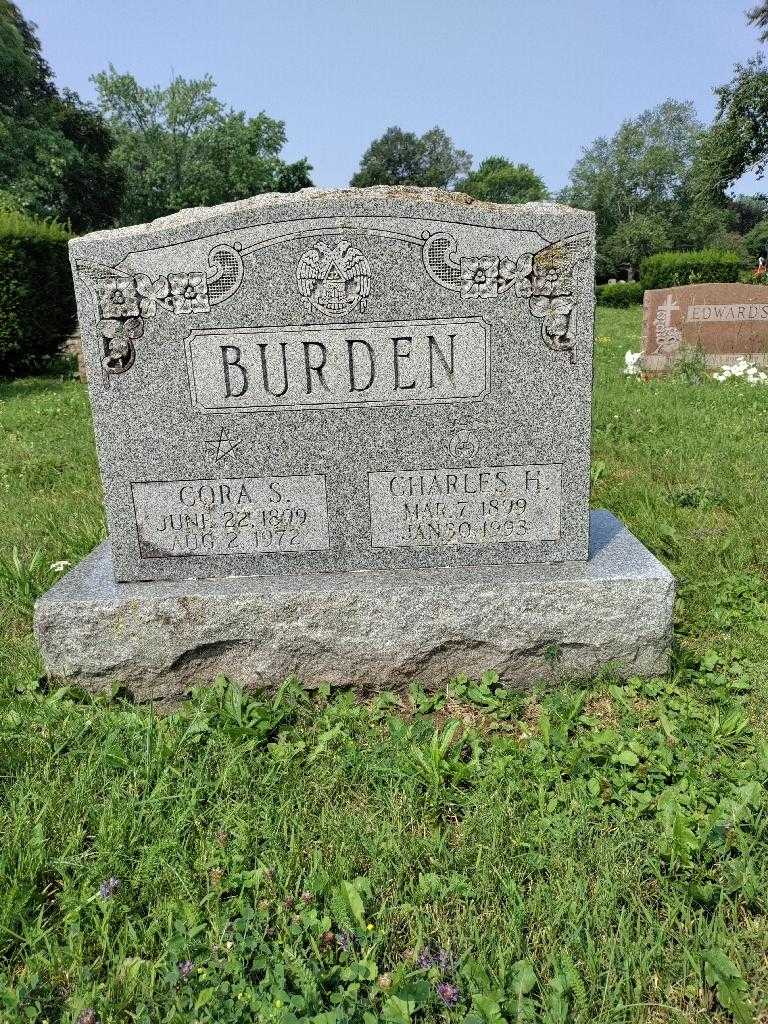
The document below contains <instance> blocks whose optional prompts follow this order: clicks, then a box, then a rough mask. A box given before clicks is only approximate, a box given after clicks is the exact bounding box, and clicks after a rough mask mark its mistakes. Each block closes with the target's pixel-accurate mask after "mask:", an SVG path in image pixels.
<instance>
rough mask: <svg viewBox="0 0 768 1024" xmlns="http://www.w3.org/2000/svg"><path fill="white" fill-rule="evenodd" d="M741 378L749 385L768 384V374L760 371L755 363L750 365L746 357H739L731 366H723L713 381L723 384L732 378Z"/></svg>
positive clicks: (714, 375)
mask: <svg viewBox="0 0 768 1024" xmlns="http://www.w3.org/2000/svg"><path fill="white" fill-rule="evenodd" d="M732 377H733V378H735V377H741V378H743V379H744V380H746V382H747V384H765V383H766V382H768V373H765V372H764V371H763V370H760V369H758V367H757V366H756V365H755V364H754V363H750V362H749V360H748V359H745V358H744V356H739V358H738V359H737V360H736V362H734V363H731V364H730V365H729V366H723V367H722V368H721V370H720V372H719V373H713V374H712V379H713V380H716V381H719V382H720V383H722V382H723V381H726V380H730V379H731V378H732Z"/></svg>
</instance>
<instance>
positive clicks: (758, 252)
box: [742, 220, 768, 269]
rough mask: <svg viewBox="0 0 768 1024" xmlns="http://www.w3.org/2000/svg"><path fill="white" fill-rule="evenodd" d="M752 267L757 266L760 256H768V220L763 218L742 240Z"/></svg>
mask: <svg viewBox="0 0 768 1024" xmlns="http://www.w3.org/2000/svg"><path fill="white" fill-rule="evenodd" d="M742 245H743V246H744V252H745V254H746V256H747V259H748V260H749V264H750V269H754V268H755V267H756V266H757V260H758V257H759V256H768V220H761V221H760V222H759V223H758V224H755V226H754V227H753V228H752V230H751V231H748V232H747V234H746V235H744V238H743V240H742Z"/></svg>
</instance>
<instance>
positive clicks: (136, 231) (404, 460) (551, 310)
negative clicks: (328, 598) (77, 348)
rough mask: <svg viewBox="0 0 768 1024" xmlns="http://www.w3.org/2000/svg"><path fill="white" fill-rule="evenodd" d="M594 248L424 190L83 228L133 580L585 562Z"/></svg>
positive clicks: (93, 331)
mask: <svg viewBox="0 0 768 1024" xmlns="http://www.w3.org/2000/svg"><path fill="white" fill-rule="evenodd" d="M593 256H594V218H593V216H592V214H591V213H587V212H584V211H578V210H572V209H569V208H567V207H563V206H558V205H556V204H552V203H533V204H526V205H523V206H493V205H490V204H477V203H473V202H469V201H467V197H463V196H460V195H456V194H453V195H451V194H446V193H440V192H437V191H432V190H423V189H390V188H378V189H366V190H348V191H338V192H323V191H320V190H316V189H311V190H305V191H302V192H299V193H297V194H295V195H269V196H264V197H257V198H255V199H251V200H246V201H244V202H238V203H231V204H228V205H225V206H220V207H216V208H213V209H207V210H199V211H197V210H192V211H184V212H182V213H181V214H178V215H175V216H172V217H168V218H164V219H162V220H159V221H155V222H153V223H151V224H148V225H144V226H140V227H135V228H124V229H120V230H115V231H104V232H98V233H95V234H91V235H87V236H85V237H84V238H79V239H76V240H74V241H73V242H72V243H71V257H72V268H73V274H74V278H75V282H76V287H77V299H78V310H79V317H80V325H81V330H82V336H83V348H84V353H85V361H86V365H87V373H88V383H89V389H90V397H91V403H92V406H93V417H94V425H95V430H96V438H97V445H98V452H99V460H100V465H101V473H102V478H103V481H104V492H105V502H106V509H107V520H108V525H109V534H110V539H111V542H112V553H113V558H114V563H115V572H116V577H117V579H118V580H126V581H127V580H163V579H165V580H171V579H186V578H190V577H197V578H215V577H224V576H242V575H259V574H265V573H295V572H307V571H321V572H328V571H335V570H346V569H385V568H418V567H427V566H459V565H464V566H471V565H480V564H501V563H503V564H508V563H510V562H512V563H517V562H562V561H582V562H583V561H584V560H586V558H587V543H588V530H589V525H588V494H589V461H590V403H591V386H592V319H593V291H592V280H593Z"/></svg>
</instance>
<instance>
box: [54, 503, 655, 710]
mask: <svg viewBox="0 0 768 1024" xmlns="http://www.w3.org/2000/svg"><path fill="white" fill-rule="evenodd" d="M674 594H675V583H674V579H673V578H672V576H671V575H670V573H669V572H668V571H667V569H665V568H664V566H663V565H662V564H661V563H660V562H659V561H658V560H657V559H656V558H655V557H654V556H653V555H652V554H651V553H650V552H649V551H648V550H647V549H646V548H645V547H643V545H642V544H641V543H640V542H639V541H638V540H637V539H636V538H635V537H633V535H632V534H631V533H630V532H629V531H628V530H627V529H626V528H625V527H624V526H623V525H622V524H621V523H620V522H619V521H618V520H617V519H616V518H615V516H613V515H611V513H609V512H606V511H599V512H593V513H592V515H591V531H590V559H589V561H588V562H587V563H581V564H574V563H564V564H561V565H548V566H536V567H534V566H483V567H480V566H477V567H473V568H471V569H463V570H459V569H456V568H450V569H420V570H413V569H411V570H394V571H362V572H347V573H331V574H322V575H320V574H313V575H306V576H291V577H277V576H268V577H267V576H260V577H248V578H245V577H240V578H230V579H224V580H211V581H202V580H190V581H187V582H173V583H115V579H114V573H113V568H112V560H111V555H110V548H109V543H108V542H105V543H104V544H102V545H100V547H98V548H96V550H95V551H93V552H92V553H91V554H90V555H89V556H88V558H86V559H85V560H84V561H83V562H82V563H81V564H80V565H78V566H77V567H76V568H74V569H73V570H72V571H71V572H69V573H67V575H66V576H65V577H63V578H62V579H61V580H60V582H59V583H57V584H56V586H54V587H53V588H52V589H51V590H49V591H48V593H47V594H45V595H44V596H43V597H41V598H40V600H39V601H38V602H37V605H36V608H35V634H36V636H37V640H38V643H39V645H40V649H41V651H42V655H43V661H44V664H45V669H46V671H47V673H48V675H49V676H50V677H51V678H56V679H67V680H69V681H71V682H74V683H77V684H78V685H81V686H83V687H85V688H87V689H89V690H94V691H97V690H102V689H106V688H108V687H109V686H111V685H113V684H121V685H122V686H124V687H126V688H127V689H128V690H130V691H131V692H132V693H133V694H134V696H135V698H136V699H138V700H152V701H155V702H159V703H162V704H168V705H172V704H174V703H176V702H178V700H179V699H180V698H182V697H183V696H184V694H185V693H186V692H187V691H188V690H189V688H190V687H191V686H193V685H195V684H197V683H201V682H205V681H208V680H211V679H212V678H214V677H215V676H217V675H218V674H220V673H223V674H224V675H226V676H228V677H229V678H231V679H233V680H236V681H238V682H240V683H242V684H244V685H246V686H268V687H273V686H275V685H277V684H279V683H280V682H281V681H282V680H283V679H285V678H286V677H287V676H290V675H296V676H298V677H299V678H300V679H301V680H302V681H303V682H304V683H305V684H306V685H308V686H316V685H318V684H320V683H324V682H331V683H339V684H351V685H353V686H355V687H356V688H358V689H360V690H361V691H364V692H376V691H379V690H384V689H394V690H397V689H400V688H403V687H404V686H407V684H408V683H409V682H410V681H411V680H413V679H418V680H420V681H421V682H422V683H423V684H424V685H425V686H427V687H434V686H438V685H440V684H442V683H444V682H445V681H446V680H449V679H450V678H452V677H454V676H456V675H458V674H460V673H466V674H468V675H469V676H470V677H472V676H477V675H478V674H479V673H482V672H483V671H485V670H487V669H492V670H495V671H496V672H498V673H499V676H500V677H501V678H502V679H503V680H504V681H505V682H507V683H509V684H510V685H515V686H526V685H528V684H530V683H532V682H534V681H536V680H540V679H542V678H547V677H552V676H553V674H554V675H559V674H562V673H565V674H586V673H591V672H594V671H595V670H596V669H598V668H599V667H600V666H603V665H606V664H607V663H609V662H615V663H616V665H617V668H618V670H619V671H620V672H622V673H629V674H638V675H655V674H659V673H663V672H665V671H666V670H667V668H668V649H669V644H670V641H671V635H672V604H673V600H674Z"/></svg>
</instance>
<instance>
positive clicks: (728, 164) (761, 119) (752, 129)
mask: <svg viewBox="0 0 768 1024" xmlns="http://www.w3.org/2000/svg"><path fill="white" fill-rule="evenodd" d="M715 95H716V96H717V99H718V107H717V115H716V117H715V122H714V124H713V125H712V127H711V128H710V129H709V131H708V132H706V133H705V135H704V136H703V138H702V145H701V150H700V153H699V158H698V160H697V165H696V185H697V190H698V192H699V194H701V195H703V196H709V197H712V198H718V197H722V195H723V193H724V191H725V189H727V188H729V187H730V186H731V185H732V184H733V183H734V181H736V180H738V178H740V177H741V176H742V174H744V173H745V172H746V171H750V170H751V171H754V172H755V174H756V175H757V177H758V178H762V177H763V175H764V173H765V169H766V166H768V63H766V60H765V58H764V57H763V55H762V54H760V53H759V54H757V55H756V56H755V57H753V58H752V60H749V61H747V63H746V64H737V65H736V66H735V68H734V70H733V77H732V78H731V80H730V82H727V83H726V84H725V85H721V86H719V87H718V88H717V89H715Z"/></svg>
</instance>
